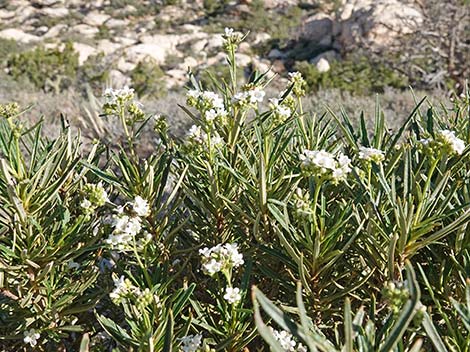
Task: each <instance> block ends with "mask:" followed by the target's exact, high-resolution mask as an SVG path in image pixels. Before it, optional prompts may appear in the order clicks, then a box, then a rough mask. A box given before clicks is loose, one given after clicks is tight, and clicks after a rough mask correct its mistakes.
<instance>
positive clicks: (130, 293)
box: [109, 273, 161, 309]
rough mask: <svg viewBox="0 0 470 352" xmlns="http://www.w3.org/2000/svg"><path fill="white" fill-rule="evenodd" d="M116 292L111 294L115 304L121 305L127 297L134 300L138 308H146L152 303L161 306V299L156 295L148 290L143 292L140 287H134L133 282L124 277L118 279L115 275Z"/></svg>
mask: <svg viewBox="0 0 470 352" xmlns="http://www.w3.org/2000/svg"><path fill="white" fill-rule="evenodd" d="M113 282H114V290H113V291H112V292H111V293H110V294H109V297H110V298H111V300H112V301H113V303H114V304H120V303H121V302H122V301H123V300H124V299H125V298H126V297H127V298H133V299H134V300H135V303H136V305H137V307H138V308H140V309H141V308H145V307H146V306H147V305H149V304H150V303H152V302H155V303H156V304H157V305H158V306H160V305H161V302H160V299H159V297H158V296H157V295H156V294H152V292H151V291H150V289H148V288H146V289H144V290H141V289H140V288H139V287H137V286H134V285H133V284H132V283H131V281H130V280H129V279H127V278H125V277H124V276H122V275H121V277H119V278H118V277H117V275H115V274H114V273H113Z"/></svg>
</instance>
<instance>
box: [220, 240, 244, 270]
mask: <svg viewBox="0 0 470 352" xmlns="http://www.w3.org/2000/svg"><path fill="white" fill-rule="evenodd" d="M225 248H226V250H227V252H228V255H229V256H230V261H231V262H232V265H233V267H234V268H237V267H239V266H240V265H242V264H243V263H244V260H243V254H241V253H240V252H239V251H238V244H236V243H227V244H226V245H225Z"/></svg>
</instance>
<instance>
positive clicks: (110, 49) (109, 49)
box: [96, 39, 121, 55]
mask: <svg viewBox="0 0 470 352" xmlns="http://www.w3.org/2000/svg"><path fill="white" fill-rule="evenodd" d="M120 48H121V45H120V44H118V43H114V42H112V41H110V40H109V39H102V40H100V41H99V42H98V45H97V46H96V49H97V51H99V52H103V53H104V54H105V55H110V54H112V53H114V52H116V51H117V50H119V49H120Z"/></svg>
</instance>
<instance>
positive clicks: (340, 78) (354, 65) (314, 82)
mask: <svg viewBox="0 0 470 352" xmlns="http://www.w3.org/2000/svg"><path fill="white" fill-rule="evenodd" d="M295 69H296V70H298V71H299V72H300V73H302V75H303V76H304V77H305V80H306V81H307V86H308V88H309V90H310V91H318V90H321V89H330V88H337V89H341V90H344V91H348V92H351V93H354V94H358V95H365V94H371V93H383V91H384V89H385V88H386V87H393V88H398V89H404V88H407V87H408V80H407V78H406V77H405V76H402V75H401V74H400V73H398V72H397V71H396V70H393V69H391V68H388V67H386V66H385V65H383V64H375V63H373V62H370V61H369V60H368V59H367V58H366V57H360V58H357V59H356V58H349V59H346V60H343V61H333V62H331V63H330V70H329V71H327V72H319V71H318V70H317V68H316V67H315V65H311V64H309V63H308V62H305V61H303V62H299V63H297V64H296V66H295Z"/></svg>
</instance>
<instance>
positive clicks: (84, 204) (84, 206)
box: [80, 198, 93, 210]
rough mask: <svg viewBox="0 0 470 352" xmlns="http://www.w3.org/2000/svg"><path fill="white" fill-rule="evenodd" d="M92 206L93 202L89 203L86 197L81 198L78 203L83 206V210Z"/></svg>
mask: <svg viewBox="0 0 470 352" xmlns="http://www.w3.org/2000/svg"><path fill="white" fill-rule="evenodd" d="M92 206H93V204H91V202H90V201H89V200H88V199H86V198H85V199H84V200H82V202H81V203H80V207H81V208H83V209H84V210H89V209H91V208H92Z"/></svg>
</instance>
